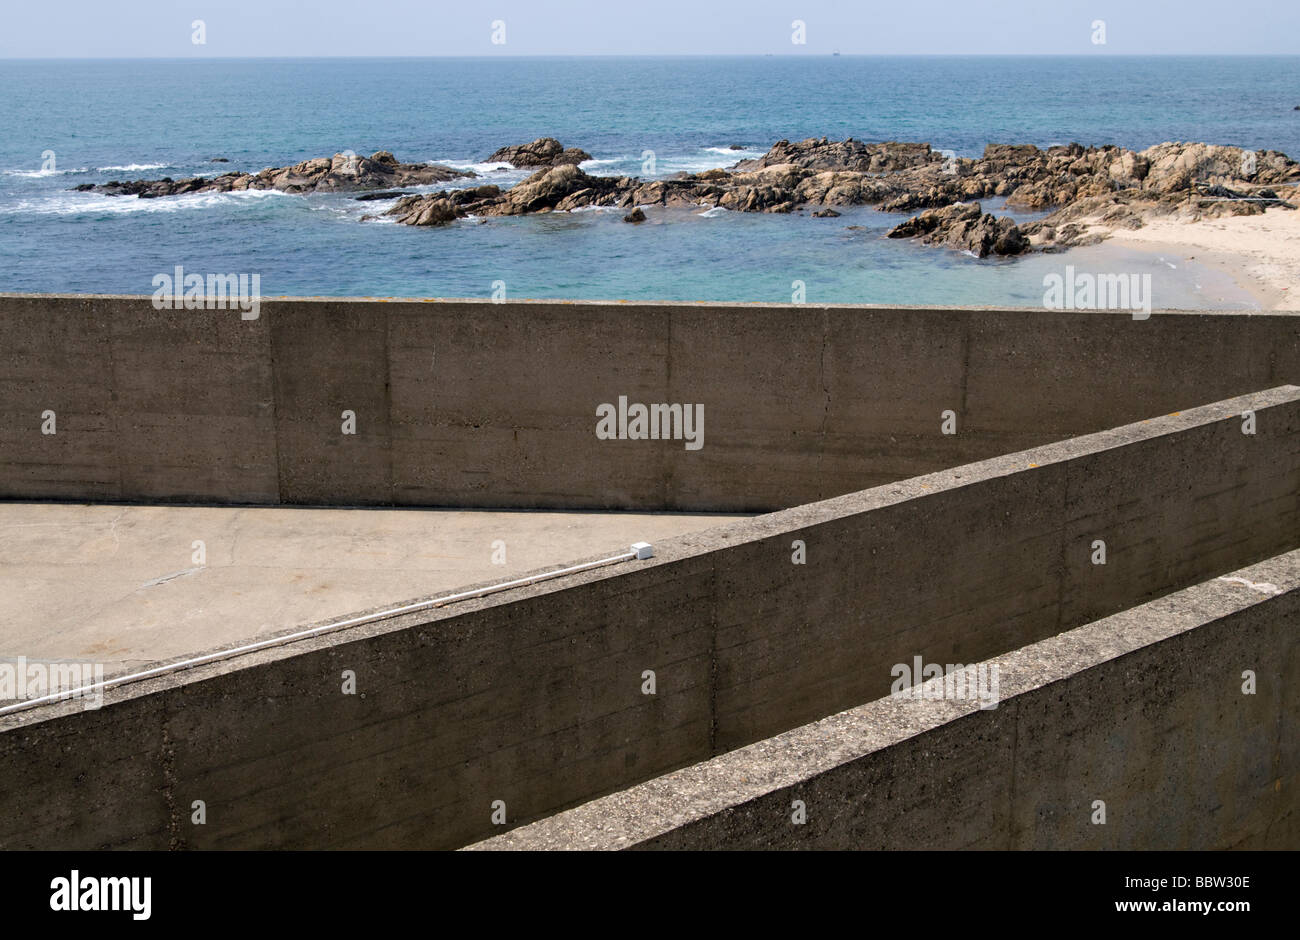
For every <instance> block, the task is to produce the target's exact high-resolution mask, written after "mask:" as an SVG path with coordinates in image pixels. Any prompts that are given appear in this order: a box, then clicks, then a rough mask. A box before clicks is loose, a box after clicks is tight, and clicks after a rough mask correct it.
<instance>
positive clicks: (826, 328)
mask: <svg viewBox="0 0 1300 940" xmlns="http://www.w3.org/2000/svg"><path fill="white" fill-rule="evenodd" d="M830 332H831V312H830V309H829V308H827V307H823V308H822V353H821V360H820V363H819V372H820V375H821V384H822V394H824V395H825V396H826V403H825V405H824V406H823V407H822V426H821V431H820V433H819V439H818V442H817V473H816V479H817V498H818V499H824V498H826V495H827V491H826V487H825V486H824V485H823V483H822V460H823V458H825V456H826V426H827V424H828V423H829V422H830V416H831V389H830V386H829V385H828V384H827V382H826V347H827V345H828V344H829V343H830Z"/></svg>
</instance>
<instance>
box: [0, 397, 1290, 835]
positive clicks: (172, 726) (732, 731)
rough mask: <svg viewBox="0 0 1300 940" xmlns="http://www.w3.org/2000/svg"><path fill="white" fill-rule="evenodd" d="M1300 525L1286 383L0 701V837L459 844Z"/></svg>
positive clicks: (1270, 543) (1221, 561)
mask: <svg viewBox="0 0 1300 940" xmlns="http://www.w3.org/2000/svg"><path fill="white" fill-rule="evenodd" d="M1247 412H1248V413H1250V415H1251V416H1252V419H1253V420H1252V421H1251V422H1250V423H1251V425H1252V428H1251V429H1252V430H1253V431H1254V433H1251V434H1247V433H1243V431H1244V428H1245V427H1246V425H1247V422H1246V421H1245V420H1244V419H1243V417H1242V416H1243V413H1247ZM1099 542H1104V543H1105V545H1104V550H1105V553H1106V556H1105V564H1100V563H1097V558H1098V555H1097V552H1098V543H1099ZM1298 542H1300V389H1297V388H1295V387H1287V388H1281V389H1274V390H1272V391H1269V392H1261V393H1257V394H1254V395H1250V396H1246V397H1244V398H1238V399H1234V400H1229V401H1224V402H1220V403H1216V404H1214V405H1211V406H1206V407H1202V408H1196V409H1192V410H1190V411H1186V412H1183V413H1180V414H1175V415H1167V416H1164V417H1159V418H1152V419H1151V420H1147V421H1143V422H1140V423H1138V424H1134V425H1128V426H1125V427H1121V428H1117V429H1114V430H1111V431H1105V432H1101V433H1098V434H1095V435H1090V436H1086V437H1083V438H1078V439H1074V440H1070V441H1066V442H1062V443H1058V444H1051V445H1046V446H1043V447H1040V448H1035V449H1033V450H1030V451H1026V452H1020V453H1016V454H1010V455H1007V456H1004V457H999V458H994V459H991V460H987V461H983V462H980V463H977V464H973V465H965V466H961V467H958V468H954V469H951V470H945V471H941V472H939V473H936V474H931V475H927V476H922V477H918V478H915V479H910V480H907V481H905V482H901V483H896V484H891V485H888V486H884V487H878V488H874V489H871V490H866V491H863V492H859V493H854V494H851V495H848V496H843V497H838V498H835V499H831V500H826V501H823V502H819V503H814V504H810V505H806V506H800V507H798V508H795V509H790V510H785V511H782V512H777V513H773V514H770V515H767V516H762V517H759V518H756V519H752V520H746V521H744V522H741V523H735V524H731V525H728V526H725V527H720V528H718V529H714V530H710V531H709V532H707V533H701V534H696V535H691V536H685V537H682V538H679V539H676V540H673V541H671V542H669V543H665V544H663V545H661V546H659V551H658V553H657V555H656V557H655V558H654V559H653V560H650V561H645V562H636V563H629V564H628V566H620V567H614V568H609V569H601V570H598V571H594V572H587V573H583V574H577V575H571V576H567V577H564V578H561V579H558V580H556V581H553V582H548V583H546V584H544V585H537V586H533V587H528V588H521V589H518V590H514V591H511V592H508V593H503V594H501V595H498V596H495V597H493V598H489V599H484V600H477V601H468V602H466V603H464V604H463V605H458V606H456V607H454V608H447V609H442V610H438V611H435V612H432V613H423V614H419V615H411V616H407V617H405V618H399V619H396V620H393V621H389V622H385V623H382V624H376V625H370V626H366V627H358V628H355V629H350V630H348V631H346V632H343V633H339V634H336V635H331V636H327V637H323V638H318V639H314V640H309V641H304V642H302V643H297V644H294V645H293V646H292V647H283V648H279V649H275V650H267V651H263V652H259V653H256V654H251V655H249V656H247V657H244V658H242V659H240V660H237V661H230V662H226V663H221V664H218V665H213V666H204V667H199V668H196V669H194V670H191V671H188V672H184V673H178V674H174V675H171V676H167V677H164V678H160V679H153V680H149V681H147V682H141V683H139V684H136V685H131V686H125V687H123V688H121V689H118V690H113V691H110V692H109V693H108V703H107V704H106V706H105V707H104V708H102V709H101V710H98V711H80V710H78V704H77V703H75V702H69V703H64V704H61V705H58V706H43V707H41V708H39V709H34V710H32V711H30V712H27V713H20V714H18V715H17V716H11V717H8V718H4V719H0V779H3V780H4V781H5V787H4V789H3V795H2V796H0V847H7V848H19V847H26V848H76V847H88V846H138V847H146V846H148V847H168V846H173V847H195V848H262V847H289V846H292V847H296V848H314V847H362V846H364V847H408V848H414V847H455V846H460V845H464V844H466V843H469V842H471V841H475V840H477V839H481V838H484V837H486V836H489V835H491V834H492V833H493V832H494V831H496V826H495V825H494V824H493V821H492V818H491V816H492V812H493V803H494V802H495V801H498V800H499V801H502V803H503V804H504V807H505V808H504V812H505V814H506V816H507V818H508V822H509V824H512V825H513V824H517V823H523V822H527V821H529V820H532V819H536V818H540V817H542V816H544V815H547V814H549V813H552V812H554V811H556V810H557V809H561V808H563V807H566V806H572V805H575V804H577V803H579V802H581V801H584V800H587V799H591V798H593V797H596V796H599V795H601V794H602V793H608V792H610V791H612V790H616V789H619V788H622V787H626V786H628V785H631V784H633V783H636V782H638V781H642V780H646V779H649V778H651V777H654V776H656V775H659V774H662V773H664V772H666V771H669V770H672V769H674V768H677V767H682V766H685V765H688V764H692V763H696V762H699V761H702V760H706V759H708V758H709V757H712V756H714V755H716V754H718V753H721V752H723V751H726V750H729V749H732V748H736V747H739V746H742V745H745V744H748V743H751V742H753V741H756V740H760V739H762V738H765V737H769V736H771V735H773V734H777V733H780V732H782V731H785V730H788V729H789V728H791V727H794V726H797V725H800V724H803V723H806V722H808V721H812V720H815V719H817V718H821V717H824V716H826V715H829V714H833V713H835V712H838V711H841V710H843V709H845V708H848V707H852V706H855V705H859V704H862V703H864V702H868V701H872V700H874V699H877V698H879V697H880V696H882V695H884V694H886V693H887V692H888V691H889V688H890V685H891V683H892V680H893V675H892V667H893V665H894V664H898V663H908V662H911V661H913V659H914V657H916V656H921V657H923V658H924V660H925V661H927V662H943V663H950V662H975V661H978V660H980V659H984V658H987V657H989V656H994V655H998V654H1000V653H1003V652H1006V651H1008V650H1012V649H1016V648H1019V647H1021V646H1024V645H1025V644H1027V643H1033V642H1036V641H1038V640H1042V639H1044V638H1046V637H1050V636H1053V635H1055V634H1057V633H1059V632H1061V631H1064V630H1069V629H1072V628H1074V627H1077V626H1080V625H1082V624H1084V623H1087V622H1089V621H1091V620H1094V619H1097V618H1098V617H1104V616H1107V615H1109V614H1112V613H1115V612H1118V611H1121V610H1124V609H1127V608H1129V607H1132V606H1134V605H1135V604H1140V603H1143V602H1145V601H1147V600H1150V599H1151V598H1154V597H1158V596H1161V595H1163V594H1166V593H1169V592H1172V591H1175V590H1179V589H1181V588H1184V587H1187V586H1189V585H1192V584H1195V583H1198V582H1200V581H1203V580H1205V579H1206V578H1210V577H1214V576H1216V575H1220V574H1223V573H1226V572H1229V571H1232V570H1235V569H1238V568H1241V567H1243V566H1245V565H1248V564H1251V563H1253V562H1257V561H1259V560H1261V559H1264V558H1268V557H1271V556H1273V555H1276V554H1279V553H1281V552H1284V551H1287V550H1289V549H1292V548H1295V547H1297V543H1298ZM796 543H802V544H801V545H798V544H796ZM796 558H801V559H802V563H796V561H795V559H796ZM343 670H353V671H354V672H355V673H356V676H357V680H358V685H359V688H360V690H361V691H363V692H364V693H365V697H360V696H344V695H341V694H340V681H341V680H340V676H341V673H342V671H343ZM648 672H653V673H654V676H653V677H652V678H653V681H654V682H655V689H654V694H646V688H647V686H646V683H647V681H649V679H650V678H651V677H649V676H648V675H647V674H648ZM196 800H201V801H203V802H204V805H205V807H206V813H207V821H206V824H204V825H194V824H193V823H192V821H191V819H192V816H191V813H192V809H191V808H192V806H193V805H194V801H196Z"/></svg>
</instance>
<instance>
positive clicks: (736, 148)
mask: <svg viewBox="0 0 1300 940" xmlns="http://www.w3.org/2000/svg"><path fill="white" fill-rule="evenodd" d="M727 149H728V150H744V149H745V148H744V147H742V146H741V145H740V144H732V145H731V146H730V147H728V148H727Z"/></svg>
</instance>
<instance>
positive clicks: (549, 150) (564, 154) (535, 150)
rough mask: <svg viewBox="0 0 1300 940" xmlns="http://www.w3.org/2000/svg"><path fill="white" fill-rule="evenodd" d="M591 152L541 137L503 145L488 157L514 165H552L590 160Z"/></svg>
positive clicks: (492, 160)
mask: <svg viewBox="0 0 1300 940" xmlns="http://www.w3.org/2000/svg"><path fill="white" fill-rule="evenodd" d="M590 159H591V154H589V153H587V151H585V150H579V149H578V148H576V147H571V148H569V149H568V150H565V149H564V145H563V144H561V143H560V142H559V141H558V140H556V139H555V138H554V137H539V138H537V139H536V140H534V141H533V142H532V143H529V144H516V145H515V146H513V147H502V148H501V149H500V150H498V151H496V152H495V153H493V154H492V155H491V156H489V157H488V158H487V162H488V163H509V164H510V165H511V166H514V167H521V168H527V167H552V166H563V165H564V164H575V165H576V164H578V163H582V162H583V161H585V160H590Z"/></svg>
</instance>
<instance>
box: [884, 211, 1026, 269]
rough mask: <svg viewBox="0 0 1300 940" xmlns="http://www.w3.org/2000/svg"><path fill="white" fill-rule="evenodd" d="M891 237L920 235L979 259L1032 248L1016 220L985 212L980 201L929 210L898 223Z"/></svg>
mask: <svg viewBox="0 0 1300 940" xmlns="http://www.w3.org/2000/svg"><path fill="white" fill-rule="evenodd" d="M889 237H890V238H920V239H921V241H923V242H925V243H927V244H942V245H947V246H949V247H951V248H956V249H959V250H961V251H967V252H970V253H971V254H973V255H975V257H977V258H987V257H988V256H989V255H990V254H994V255H1018V254H1020V253H1021V252H1024V251H1026V250H1028V248H1029V240H1028V239H1027V238H1026V237H1025V236H1024V235H1023V234H1022V233H1021V231H1020V229H1019V227H1018V226H1017V225H1016V224H1015V223H1014V222H1012V221H1011V220H1010V219H1005V218H1004V219H999V218H997V217H996V216H994V215H992V214H991V213H986V212H983V211H982V210H981V209H980V204H979V203H978V202H959V203H956V204H955V205H951V206H945V207H943V208H942V209H927V210H926V211H925V212H922V213H921V214H920V215H918V216H915V217H914V218H911V219H909V220H908V221H906V222H904V223H903V224H902V225H898V226H895V227H894V228H893V229H891V230H890V232H889Z"/></svg>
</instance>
